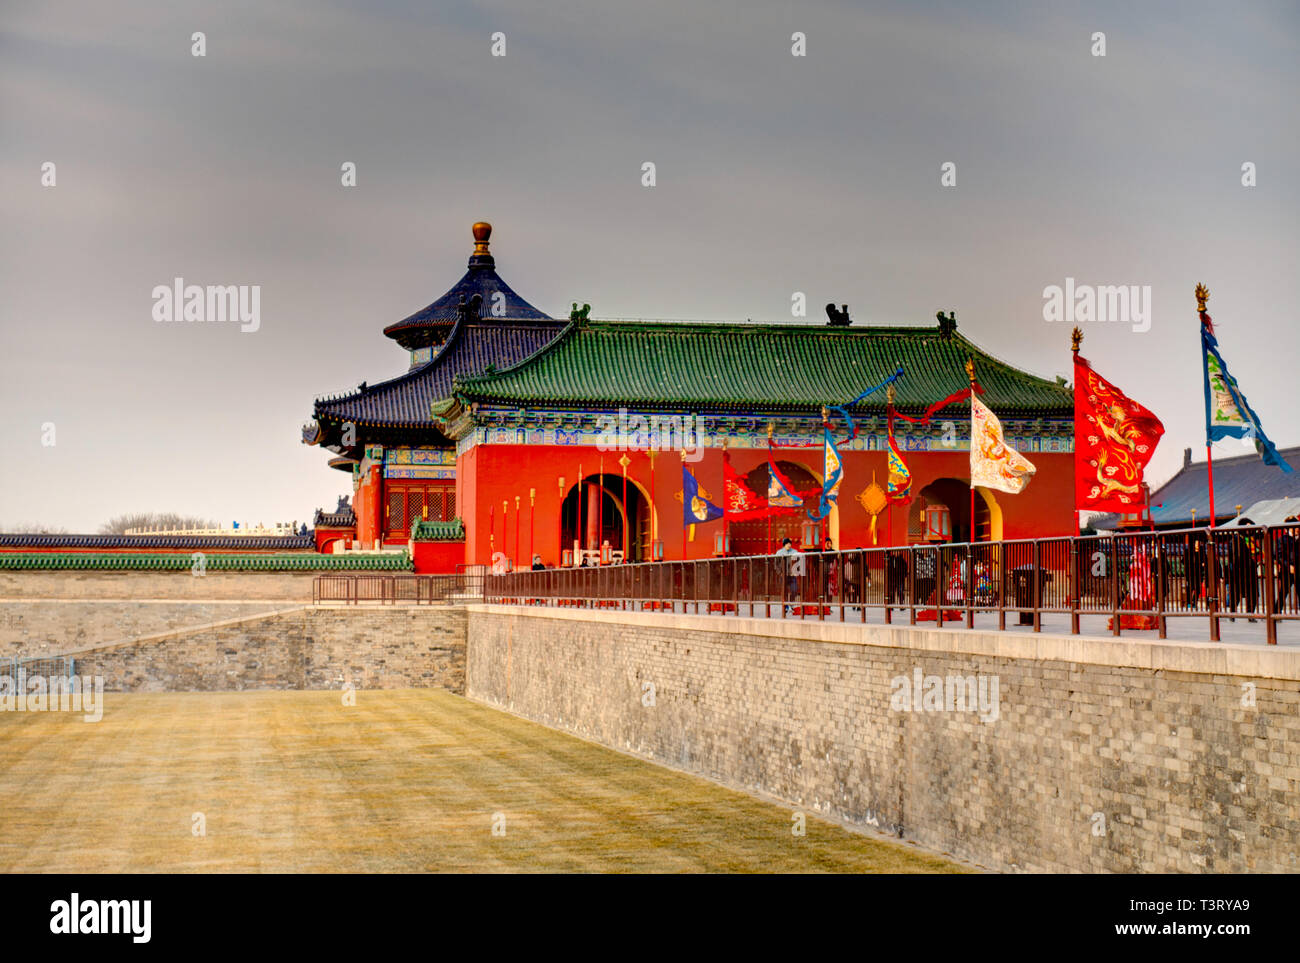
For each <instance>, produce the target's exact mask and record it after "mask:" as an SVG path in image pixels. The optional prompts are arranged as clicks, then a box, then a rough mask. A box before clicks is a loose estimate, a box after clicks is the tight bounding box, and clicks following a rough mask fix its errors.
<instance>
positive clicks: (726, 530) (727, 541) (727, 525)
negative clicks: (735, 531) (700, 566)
mask: <svg viewBox="0 0 1300 963" xmlns="http://www.w3.org/2000/svg"><path fill="white" fill-rule="evenodd" d="M730 464H731V455H730V454H728V453H727V439H725V438H723V439H722V544H723V545H724V546H726V547H727V548H728V549H730V547H731V522H730V520H729V519H728V518H727V515H728V512H727V466H728V465H730ZM723 554H724V555H726V554H728V552H724V553H723Z"/></svg>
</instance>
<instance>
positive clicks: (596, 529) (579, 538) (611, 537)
mask: <svg viewBox="0 0 1300 963" xmlns="http://www.w3.org/2000/svg"><path fill="white" fill-rule="evenodd" d="M602 486H603V489H604V492H603V498H602V491H601V489H602ZM579 501H581V503H582V525H581V527H580V526H579V522H578V503H579ZM650 511H651V509H650V501H649V499H648V498H647V497H646V494H645V492H643V491H642V490H641V486H640V485H639V484H637V483H636V482H634V481H633V480H632V479H630V478H629V479H628V480H627V504H626V505H625V504H624V503H623V476H622V475H610V474H605V475H603V476H602V475H599V474H596V475H588V476H587V477H586V478H584V479H582V481H581V482H580V483H579V484H576V485H574V486H572V487H571V488H570V489H569V492H568V494H567V495H565V496H564V502H563V504H562V505H561V507H560V550H561V552H563V551H564V550H565V549H572V548H573V546H574V543H575V542H577V543H578V545H579V547H580V548H582V549H584V550H588V551H593V552H596V553H597V557H599V552H600V546H601V545H602V544H603V543H604V542H609V546H610V549H611V550H612V551H613V553H614V555H615V557H618V555H619V554H620V553H621V552H622V551H623V546H624V541H623V532H624V527H625V526H627V536H628V537H627V542H626V544H627V555H628V559H627V560H628V561H629V562H644V561H648V560H649V558H650Z"/></svg>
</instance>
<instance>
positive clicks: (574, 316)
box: [569, 301, 591, 321]
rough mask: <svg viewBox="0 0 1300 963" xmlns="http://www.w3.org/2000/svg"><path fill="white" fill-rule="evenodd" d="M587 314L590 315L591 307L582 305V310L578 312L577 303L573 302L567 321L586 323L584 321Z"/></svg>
mask: <svg viewBox="0 0 1300 963" xmlns="http://www.w3.org/2000/svg"><path fill="white" fill-rule="evenodd" d="M589 314H591V305H590V304H584V305H583V306H582V310H581V311H579V310H578V302H577V301H574V302H573V310H572V311H570V312H569V320H570V321H586V320H587V316H588V315H589Z"/></svg>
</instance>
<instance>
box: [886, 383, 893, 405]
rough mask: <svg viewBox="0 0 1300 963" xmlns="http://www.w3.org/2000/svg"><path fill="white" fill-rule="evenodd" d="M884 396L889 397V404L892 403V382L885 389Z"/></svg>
mask: <svg viewBox="0 0 1300 963" xmlns="http://www.w3.org/2000/svg"><path fill="white" fill-rule="evenodd" d="M885 397H886V398H888V399H889V403H890V404H891V405H892V404H893V403H894V398H895V394H894V386H893V385H892V384H891V385H890V386H889V387H888V388H886V389H885Z"/></svg>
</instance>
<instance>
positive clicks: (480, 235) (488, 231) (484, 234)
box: [473, 221, 492, 254]
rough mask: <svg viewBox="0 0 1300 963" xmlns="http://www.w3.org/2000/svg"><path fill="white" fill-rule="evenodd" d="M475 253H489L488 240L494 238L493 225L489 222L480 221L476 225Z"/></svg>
mask: <svg viewBox="0 0 1300 963" xmlns="http://www.w3.org/2000/svg"><path fill="white" fill-rule="evenodd" d="M473 230H474V253H475V254H487V253H488V238H490V237H491V236H492V225H491V224H489V223H488V222H487V221H478V222H477V223H475V225H474V228H473Z"/></svg>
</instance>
